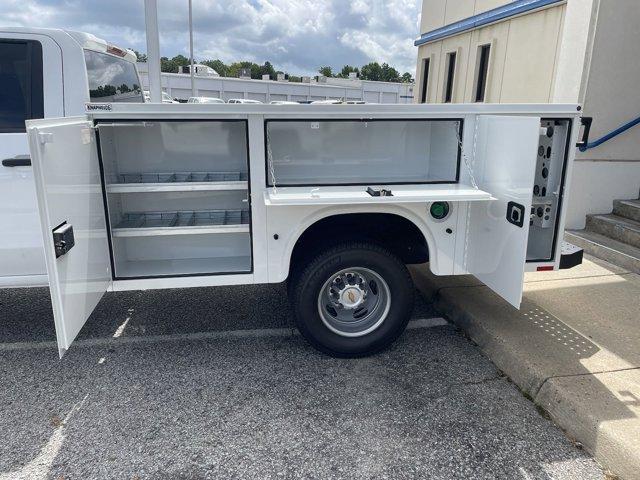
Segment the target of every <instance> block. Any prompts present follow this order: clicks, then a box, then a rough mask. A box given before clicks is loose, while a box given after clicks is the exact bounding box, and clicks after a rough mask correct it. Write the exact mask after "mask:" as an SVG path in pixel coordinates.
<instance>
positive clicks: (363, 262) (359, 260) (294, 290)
mask: <svg viewBox="0 0 640 480" xmlns="http://www.w3.org/2000/svg"><path fill="white" fill-rule="evenodd" d="M295 267H296V266H294V268H293V269H292V272H291V276H290V278H289V286H288V287H289V288H288V290H289V295H290V301H291V303H292V307H293V310H294V314H295V318H296V324H297V327H298V329H299V330H300V333H301V334H302V335H303V336H304V338H305V339H306V340H307V341H308V342H309V343H310V344H311V345H312V346H314V347H315V348H316V349H318V350H320V351H321V352H324V353H326V354H328V355H331V356H333V357H341V358H355V357H365V356H368V355H373V354H375V353H378V352H380V351H382V350H384V349H385V348H387V347H388V346H389V345H391V344H392V343H393V342H394V341H395V340H396V339H397V338H398V337H399V336H400V335H401V334H402V332H403V331H404V329H405V327H406V326H407V322H408V321H409V318H410V316H411V313H412V311H413V300H414V288H413V282H412V280H411V276H410V275H409V271H408V270H407V268H406V266H405V265H404V264H403V263H402V262H401V261H400V260H399V259H398V257H396V256H395V255H393V254H392V253H391V252H389V251H388V250H386V249H385V248H383V247H381V246H378V245H376V244H374V243H368V242H362V241H346V242H343V243H340V244H337V245H335V246H332V247H329V248H327V249H325V250H323V251H320V252H319V253H318V254H316V256H315V257H314V258H313V259H312V260H311V261H309V262H308V263H307V264H306V265H300V266H298V268H295ZM356 267H361V268H365V269H368V270H371V271H373V272H375V273H376V274H377V275H379V276H380V277H381V278H382V279H383V280H384V282H386V284H387V286H388V291H389V299H390V303H389V308H388V312H387V314H386V316H384V320H383V321H382V323H381V324H380V325H379V326H377V327H376V328H375V329H374V330H373V331H371V332H370V333H366V334H363V335H362V336H357V337H347V336H343V335H340V334H338V333H336V332H334V331H332V330H330V329H329V328H328V326H327V325H326V324H325V322H324V321H323V319H322V318H321V316H320V313H319V311H318V310H319V307H318V298H319V297H318V296H319V294H320V292H321V290H322V288H323V286H324V285H325V282H327V281H328V280H329V279H330V278H331V277H332V276H333V275H335V274H336V273H337V272H340V271H341V270H344V269H350V268H356Z"/></svg>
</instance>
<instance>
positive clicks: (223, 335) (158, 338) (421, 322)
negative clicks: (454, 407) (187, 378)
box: [0, 317, 449, 352]
mask: <svg viewBox="0 0 640 480" xmlns="http://www.w3.org/2000/svg"><path fill="white" fill-rule="evenodd" d="M448 324H449V322H447V321H446V320H445V319H444V318H441V317H437V318H419V319H415V320H411V321H410V322H409V324H408V325H407V330H416V329H421V328H433V327H440V326H443V325H448ZM296 335H300V333H299V332H298V330H297V329H295V328H260V329H251V330H222V331H215V332H198V333H178V334H171V335H150V336H130V337H115V336H114V337H101V338H88V339H84V340H76V341H75V342H73V346H74V347H94V346H110V345H124V344H142V343H144V344H147V343H160V342H180V341H190V340H224V339H230V338H265V337H290V336H296ZM49 348H57V344H56V342H54V341H44V342H13V343H4V344H0V352H2V351H13V350H40V349H49Z"/></svg>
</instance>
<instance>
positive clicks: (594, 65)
mask: <svg viewBox="0 0 640 480" xmlns="http://www.w3.org/2000/svg"><path fill="white" fill-rule="evenodd" d="M594 3H595V8H594V10H595V12H594V20H595V21H594V22H592V23H594V24H595V31H594V34H593V43H592V50H591V52H590V54H589V55H588V58H587V60H588V61H587V63H586V67H585V69H584V70H585V72H584V80H583V86H582V92H581V95H582V98H581V100H580V101H581V103H583V105H584V112H585V115H588V116H592V117H593V127H592V129H591V139H592V140H595V139H597V138H600V137H602V136H603V135H605V134H607V133H609V132H611V131H613V130H615V129H616V128H618V127H619V126H621V125H623V124H625V123H627V122H629V121H630V120H633V119H635V118H637V117H638V116H640V94H639V93H638V89H639V85H640V62H638V61H637V55H638V48H639V47H640V7H639V6H638V1H637V0H600V1H599V2H594ZM574 170H575V175H574V180H575V181H574V182H573V187H572V192H571V200H570V202H569V212H568V214H569V220H568V224H569V225H572V226H574V228H582V227H584V222H585V217H584V213H585V212H587V213H608V212H611V209H612V201H613V200H615V199H618V198H638V193H639V192H638V190H639V189H640V126H636V127H634V128H633V129H631V130H628V131H627V132H625V133H623V134H622V135H620V136H618V137H616V138H615V139H613V140H611V141H609V142H607V143H605V144H603V145H602V146H600V147H598V148H594V149H592V150H588V151H586V152H584V153H578V157H577V160H576V163H575V167H574Z"/></svg>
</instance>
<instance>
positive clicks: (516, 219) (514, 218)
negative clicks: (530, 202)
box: [507, 202, 525, 228]
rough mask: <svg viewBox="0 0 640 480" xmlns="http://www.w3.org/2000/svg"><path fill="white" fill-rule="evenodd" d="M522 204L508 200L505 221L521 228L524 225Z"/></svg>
mask: <svg viewBox="0 0 640 480" xmlns="http://www.w3.org/2000/svg"><path fill="white" fill-rule="evenodd" d="M524 213H525V212H524V205H520V204H519V203H516V202H509V203H508V205H507V221H508V222H509V223H512V224H513V225H515V226H516V227H520V228H522V226H523V225H524Z"/></svg>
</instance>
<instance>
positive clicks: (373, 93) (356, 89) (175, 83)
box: [138, 63, 414, 103]
mask: <svg viewBox="0 0 640 480" xmlns="http://www.w3.org/2000/svg"><path fill="white" fill-rule="evenodd" d="M138 71H139V72H140V77H141V80H142V85H143V87H144V88H148V85H149V76H148V73H147V65H146V63H138ZM161 81H162V89H163V90H164V91H165V92H167V93H168V94H169V95H170V96H171V97H172V98H178V99H181V100H187V99H188V98H189V97H191V96H192V95H191V77H190V76H189V75H184V74H179V73H163V74H162V76H161ZM332 81H333V79H328V80H327V82H328V83H315V82H314V83H299V82H276V81H272V80H251V79H241V78H226V77H200V76H196V77H195V87H196V96H199V97H216V98H222V99H223V100H225V101H227V100H229V99H232V98H247V99H253V100H260V101H261V102H267V103H268V102H271V101H275V100H288V101H314V100H332V99H336V100H337V99H346V100H365V101H367V102H370V103H411V102H412V101H413V95H414V94H413V90H414V86H413V84H406V83H390V82H369V81H360V80H355V81H349V80H342V79H341V80H339V81H338V79H336V83H337V85H332V84H331V82H332Z"/></svg>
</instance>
